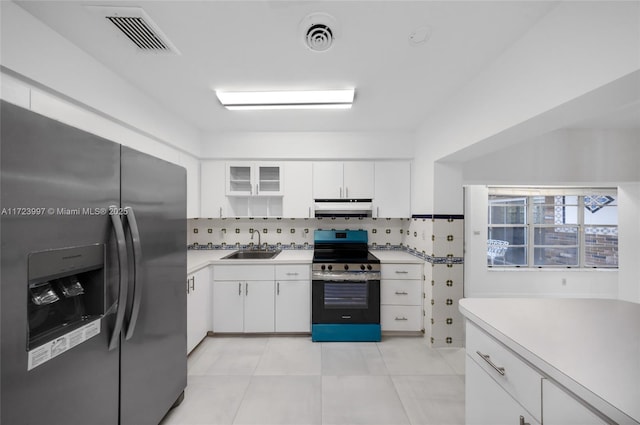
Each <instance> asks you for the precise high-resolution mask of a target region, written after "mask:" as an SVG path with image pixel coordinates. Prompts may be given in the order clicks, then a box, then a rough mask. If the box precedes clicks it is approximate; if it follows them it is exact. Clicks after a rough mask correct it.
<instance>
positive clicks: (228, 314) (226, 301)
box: [213, 280, 244, 332]
mask: <svg viewBox="0 0 640 425" xmlns="http://www.w3.org/2000/svg"><path fill="white" fill-rule="evenodd" d="M243 283H244V282H240V281H239V282H236V281H219V280H215V281H214V282H213V331H214V332H244V288H243Z"/></svg>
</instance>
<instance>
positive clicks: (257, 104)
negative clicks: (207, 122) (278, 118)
mask: <svg viewBox="0 0 640 425" xmlns="http://www.w3.org/2000/svg"><path fill="white" fill-rule="evenodd" d="M354 95H355V89H347V90H304V91H259V92H248V91H242V92H231V91H220V90H216V96H218V99H219V100H220V103H222V105H223V106H224V107H226V108H227V109H229V110H255V109H349V108H351V105H352V104H353V97H354Z"/></svg>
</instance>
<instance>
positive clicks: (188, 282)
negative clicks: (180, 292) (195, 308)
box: [187, 279, 190, 294]
mask: <svg viewBox="0 0 640 425" xmlns="http://www.w3.org/2000/svg"><path fill="white" fill-rule="evenodd" d="M189 280H190V279H187V294H188V293H189Z"/></svg>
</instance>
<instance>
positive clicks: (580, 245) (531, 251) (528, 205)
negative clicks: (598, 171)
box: [487, 187, 619, 270]
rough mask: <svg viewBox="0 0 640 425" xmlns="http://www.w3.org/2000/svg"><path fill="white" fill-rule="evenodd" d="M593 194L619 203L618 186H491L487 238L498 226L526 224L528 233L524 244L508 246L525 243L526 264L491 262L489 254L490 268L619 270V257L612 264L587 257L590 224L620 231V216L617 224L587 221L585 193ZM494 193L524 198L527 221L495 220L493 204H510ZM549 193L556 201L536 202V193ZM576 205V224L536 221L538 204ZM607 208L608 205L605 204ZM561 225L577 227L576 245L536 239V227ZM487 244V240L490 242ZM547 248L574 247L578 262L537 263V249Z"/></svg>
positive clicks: (524, 225) (488, 266) (488, 265)
mask: <svg viewBox="0 0 640 425" xmlns="http://www.w3.org/2000/svg"><path fill="white" fill-rule="evenodd" d="M594 194H598V195H609V196H612V197H613V198H614V199H615V206H617V200H618V194H617V189H615V188H551V189H549V188H544V189H543V188H535V189H534V188H518V187H509V188H504V187H489V194H488V199H487V201H488V202H487V240H489V239H490V238H489V235H491V234H492V233H495V232H492V230H493V229H495V228H509V227H511V228H515V227H517V228H521V227H524V228H525V233H526V235H525V244H524V245H509V246H510V247H511V246H513V247H518V248H521V247H523V246H524V249H525V252H526V255H525V257H526V264H520V265H518V264H500V263H495V262H494V261H493V260H494V259H493V258H492V259H491V262H490V261H489V258H487V268H488V269H525V270H531V269H567V268H571V269H580V270H593V269H605V270H617V269H618V268H619V264H618V261H617V260H616V262H615V264H612V265H605V264H597V265H590V264H588V258H587V237H588V235H587V233H586V230H587V229H588V228H610V229H616V231H615V234H616V235H617V228H618V226H619V223H618V222H617V219H616V223H615V224H586V223H585V196H591V195H594ZM492 196H512V197H513V200H515V201H517V200H524V203H523V206H524V208H525V220H524V221H525V223H524V224H519V223H517V224H507V223H492V214H493V212H492V206H494V205H500V204H503V205H506V204H508V202H507V201H506V199H496V200H492ZM550 196H553V197H555V198H556V199H555V200H554V202H553V204H550V203H546V202H544V203H542V204H541V203H539V202H537V203H536V202H535V198H536V197H550ZM559 196H562V197H564V199H563V203H562V204H558V203H556V201H557V198H558V197H559ZM569 196H573V197H576V198H577V202H576V203H575V204H574V203H565V202H566V198H567V197H569ZM574 205H575V206H576V207H577V211H576V223H575V224H573V223H569V224H567V223H562V224H555V223H554V224H551V223H541V222H538V223H536V220H535V214H536V213H535V210H536V208H540V207H541V208H542V210H543V211H544V208H545V207H551V206H553V207H554V208H557V207H558V206H560V207H564V208H566V207H573V206H574ZM604 208H606V205H605V206H604ZM538 221H540V220H538ZM558 227H562V228H568V229H575V232H576V233H577V235H576V243H577V245H574V244H569V245H563V244H557V245H552V244H542V243H536V234H537V230H540V229H542V230H543V229H549V228H558ZM572 233H573V232H572ZM606 233H613V232H606ZM487 248H488V242H487ZM545 248H550V249H553V248H558V249H563V248H569V249H571V248H575V250H576V255H577V259H576V262H575V264H536V253H537V252H538V250H540V249H545ZM617 249H618V247H617V245H616V252H617ZM616 258H619V256H618V255H616Z"/></svg>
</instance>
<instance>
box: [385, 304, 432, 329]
mask: <svg viewBox="0 0 640 425" xmlns="http://www.w3.org/2000/svg"><path fill="white" fill-rule="evenodd" d="M380 325H381V326H382V330H383V331H420V330H422V307H421V306H407V305H381V306H380Z"/></svg>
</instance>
